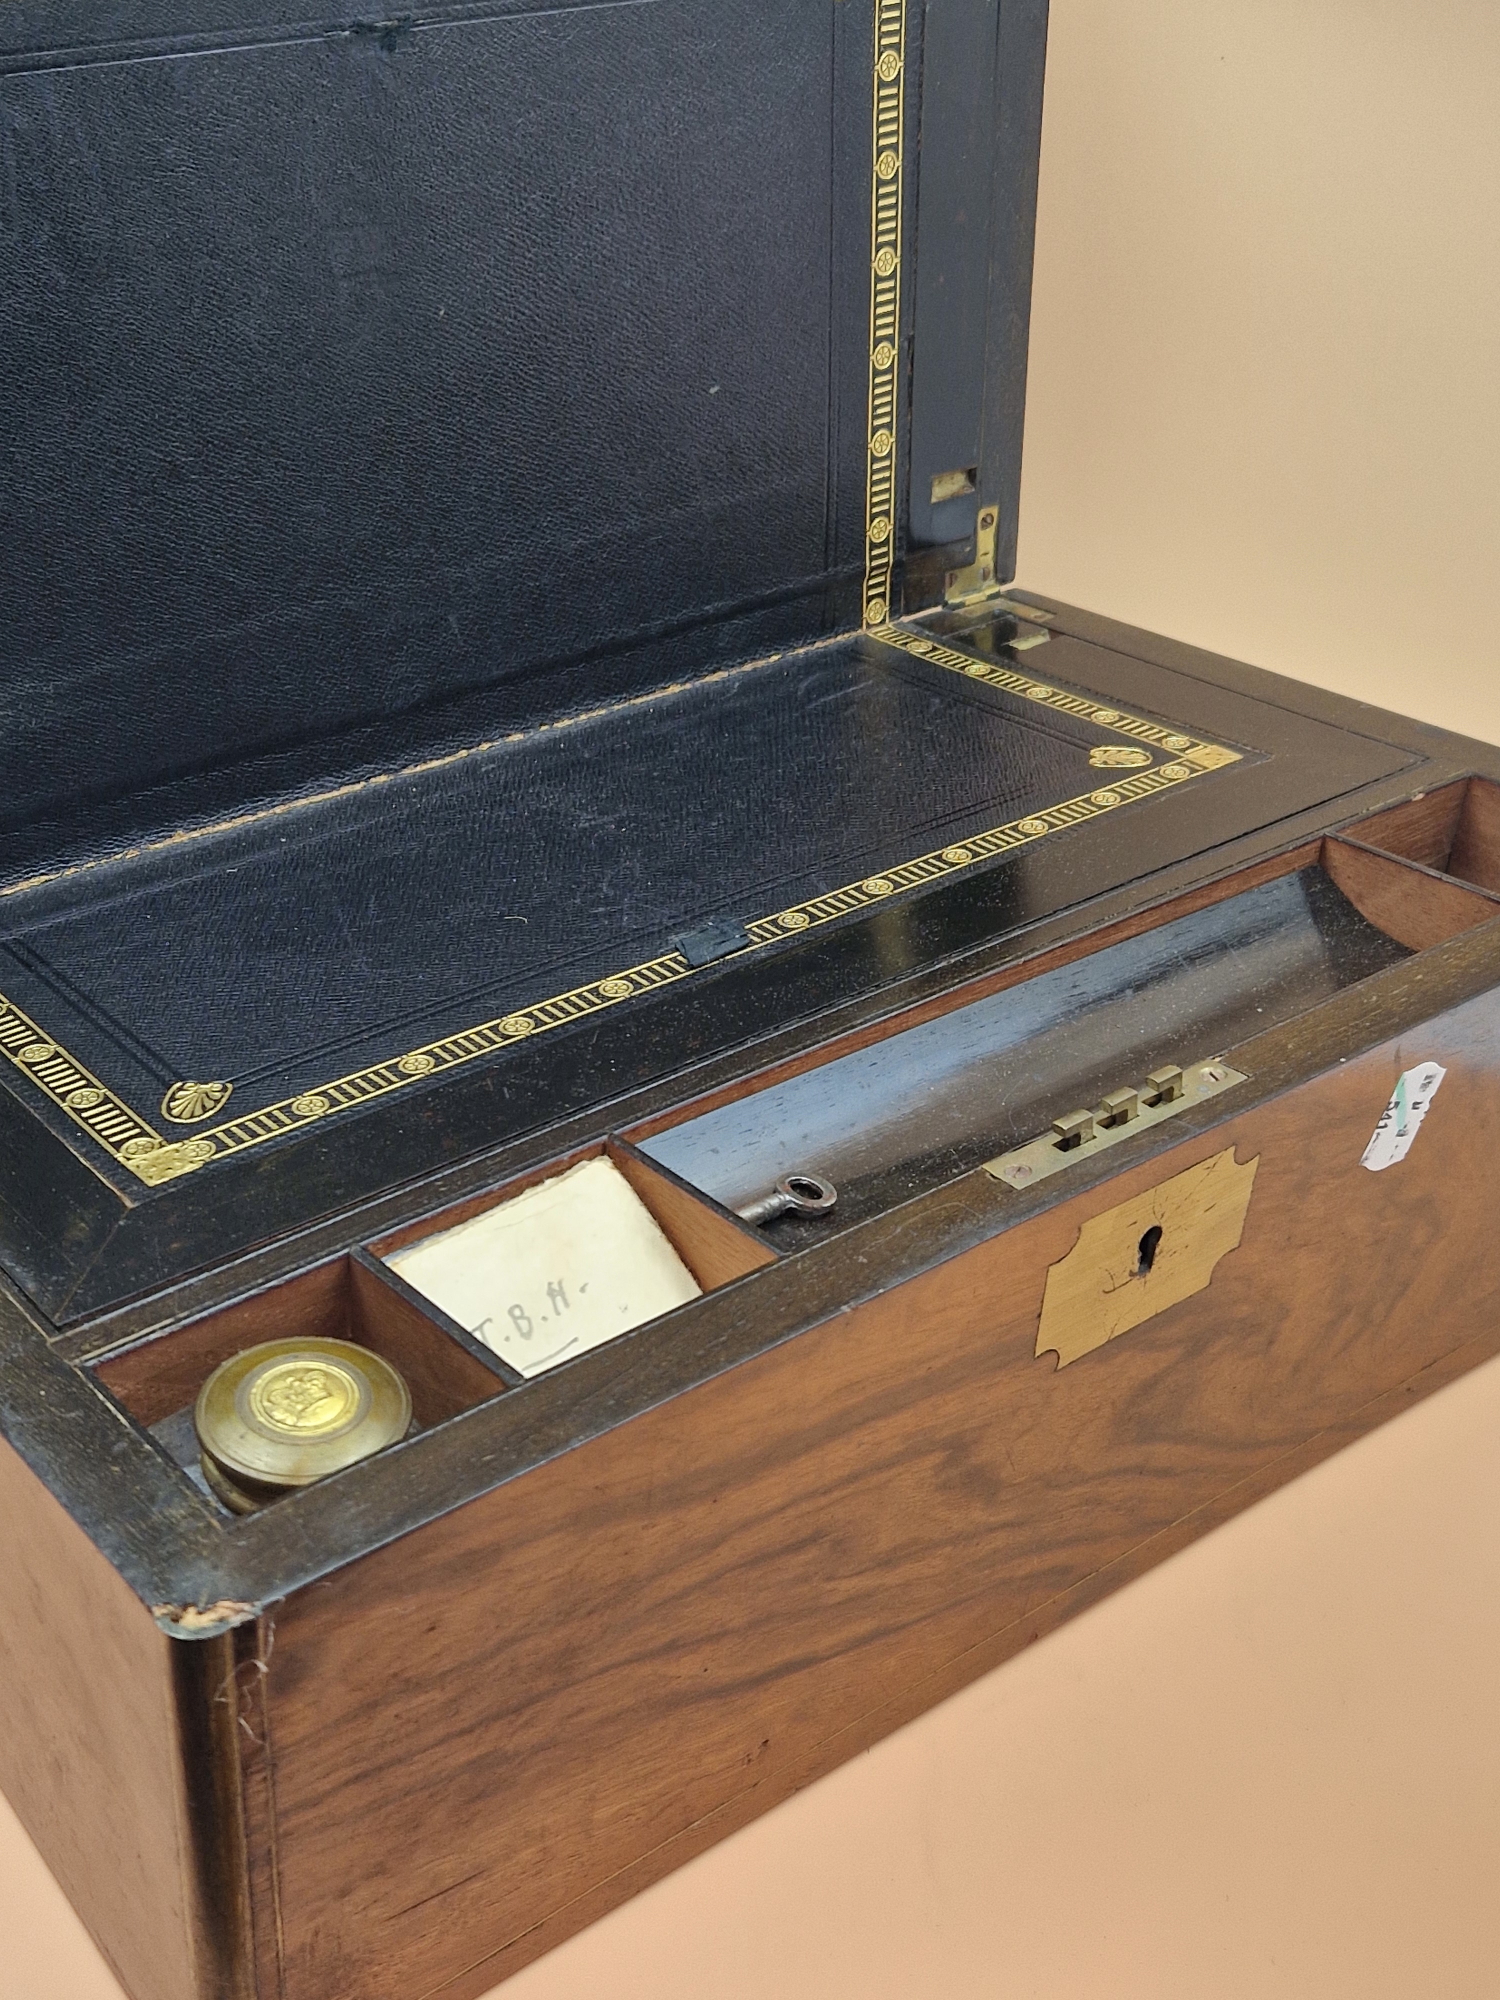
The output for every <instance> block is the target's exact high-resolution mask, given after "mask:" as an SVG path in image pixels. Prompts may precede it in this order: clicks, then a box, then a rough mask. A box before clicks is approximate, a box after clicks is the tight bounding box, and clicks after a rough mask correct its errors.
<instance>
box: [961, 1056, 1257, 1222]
mask: <svg viewBox="0 0 1500 2000" xmlns="http://www.w3.org/2000/svg"><path fill="white" fill-rule="evenodd" d="M1160 1074H1162V1072H1160V1071H1156V1072H1153V1075H1160ZM1174 1074H1175V1075H1176V1076H1177V1077H1178V1078H1179V1082H1178V1084H1177V1085H1175V1086H1174V1089H1173V1094H1172V1095H1170V1096H1161V1097H1159V1098H1158V1099H1157V1100H1156V1101H1155V1102H1153V1101H1151V1094H1150V1092H1149V1091H1148V1092H1147V1093H1146V1094H1145V1095H1142V1094H1141V1093H1140V1092H1137V1091H1115V1092H1112V1093H1111V1094H1110V1096H1108V1097H1106V1098H1105V1100H1104V1102H1103V1103H1102V1104H1101V1105H1099V1106H1098V1108H1097V1109H1096V1110H1095V1111H1093V1112H1087V1113H1077V1114H1074V1115H1075V1117H1081V1118H1082V1119H1083V1122H1084V1124H1085V1125H1086V1127H1087V1134H1086V1136H1083V1135H1081V1134H1080V1135H1075V1136H1074V1137H1072V1138H1065V1137H1063V1136H1061V1133H1060V1127H1061V1126H1062V1125H1063V1124H1064V1123H1066V1122H1067V1121H1066V1120H1063V1119H1059V1121H1058V1123H1057V1125H1055V1126H1054V1127H1053V1129H1052V1131H1050V1132H1043V1133H1042V1134H1041V1135H1040V1137H1038V1138H1035V1139H1028V1140H1027V1142H1026V1144H1025V1145H1024V1146H1015V1147H1013V1148H1012V1149H1011V1151H1010V1152H1008V1153H1001V1154H999V1155H998V1156H997V1157H996V1158H995V1159H993V1160H986V1161H985V1163H984V1171H985V1172H986V1173H987V1174H991V1175H993V1177H994V1178H995V1179H996V1180H997V1181H1004V1182H1005V1185H1006V1186H1007V1187H1012V1188H1015V1189H1016V1190H1017V1191H1018V1192H1019V1191H1020V1190H1021V1189H1023V1188H1030V1187H1034V1186H1035V1185H1036V1183H1037V1182H1038V1181H1042V1180H1045V1179H1046V1178H1047V1176H1048V1175H1049V1174H1056V1173H1061V1171H1062V1169H1063V1168H1064V1167H1070V1166H1072V1165H1073V1163H1074V1162H1075V1161H1077V1160H1087V1159H1092V1158H1093V1157H1094V1155H1095V1154H1096V1153H1102V1152H1106V1151H1107V1150H1108V1149H1109V1148H1110V1147H1111V1146H1118V1145H1119V1144H1120V1142H1121V1140H1123V1139H1131V1138H1134V1136H1135V1134H1136V1133H1137V1132H1145V1131H1147V1130H1149V1129H1150V1127H1151V1126H1153V1125H1160V1124H1161V1123H1162V1122H1163V1121H1164V1120H1165V1119H1168V1118H1175V1117H1176V1116H1177V1114H1178V1113H1179V1112H1181V1111H1186V1110H1188V1109H1189V1108H1190V1107H1191V1106H1192V1105H1194V1104H1201V1103H1202V1102H1203V1100H1204V1099H1205V1098H1206V1097H1217V1096H1218V1095H1219V1093H1220V1092H1221V1091H1225V1090H1232V1089H1233V1088H1234V1086H1235V1085H1236V1084H1239V1083H1243V1082H1244V1081H1245V1076H1244V1072H1243V1071H1242V1070H1237V1069H1231V1068H1230V1067H1229V1064H1228V1063H1224V1062H1200V1063H1189V1064H1188V1065H1187V1066H1186V1067H1185V1068H1184V1069H1182V1070H1181V1071H1176V1072H1174ZM1125 1097H1128V1098H1130V1099H1131V1101H1132V1105H1133V1107H1134V1108H1132V1109H1131V1110H1130V1111H1129V1112H1128V1115H1126V1116H1123V1117H1122V1116H1119V1115H1118V1113H1114V1112H1112V1111H1111V1109H1110V1107H1111V1105H1112V1103H1113V1102H1114V1100H1115V1099H1119V1098H1125Z"/></svg>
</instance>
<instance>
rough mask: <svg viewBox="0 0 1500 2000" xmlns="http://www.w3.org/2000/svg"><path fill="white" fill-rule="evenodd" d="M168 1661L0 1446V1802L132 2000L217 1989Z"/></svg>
mask: <svg viewBox="0 0 1500 2000" xmlns="http://www.w3.org/2000/svg"><path fill="white" fill-rule="evenodd" d="M210 1643H212V1642H210ZM172 1649H173V1641H172V1640H170V1639H168V1638H167V1637H166V1636H165V1635H164V1634H163V1633H162V1632H161V1631H159V1630H158V1628H157V1626H156V1625H155V1624H154V1622H153V1621H152V1618H151V1615H150V1613H149V1612H148V1611H147V1610H146V1608H145V1606H144V1605H143V1604H141V1602H140V1600H139V1599H138V1598H136V1597H135V1596H134V1595H133V1594H132V1592H131V1591H130V1590H129V1588H128V1587H127V1586H126V1585H125V1584H124V1583H123V1582H122V1581H121V1580H120V1578H119V1576H117V1575H116V1573H115V1571H114V1570H113V1569H112V1568H111V1567H110V1565H109V1564H108V1563H107V1562H106V1561H105V1559H104V1557H103V1556H102V1555H100V1554H99V1552H98V1550H97V1549H96V1548H95V1547H94V1546H93V1544H92V1543H91V1542H90V1541H89V1540H88V1539H87V1537H86V1536H85V1535H84V1534H83V1532H82V1530H81V1529H79V1528H77V1527H75V1526H74V1524H73V1522H72V1521H71V1520H70V1519H69V1518H68V1516H67V1515H66V1514H65V1513H64V1512H63V1510H62V1508H61V1507H60V1506H59V1505H58V1504H57V1502H56V1501H55V1500H54V1499H53V1497H52V1495H51V1494H50V1493H48V1492H47V1490H46V1488H45V1487H44V1486H42V1484H41V1483H40V1481H39V1480H37V1479H36V1478H35V1477H34V1476H33V1474H32V1473H31V1471H30V1470H29V1469H28V1468H27V1467H26V1466H25V1465H24V1464H23V1463H22V1462H21V1460H20V1459H19V1458H18V1457H17V1456H16V1454H15V1453H14V1452H13V1451H12V1450H11V1448H10V1447H9V1446H8V1445H6V1444H4V1443H0V1790H3V1791H4V1793H5V1795H6V1797H7V1798H8V1799H9V1800H10V1802H11V1804H12V1805H13V1806H14V1807H15V1809H16V1812H17V1814H18V1816H19V1817H20V1819H21V1821H22V1823H23V1824H24V1826H25V1827H26V1830H27V1832H28V1833H29V1834H30V1835H31V1837H32V1839H33V1840H34V1841H35V1842H36V1844H37V1847H38V1848H39V1849H40V1850H41V1853H42V1856H43V1858H44V1859H45V1861H46V1862H47V1865H48V1867H49V1868H50V1869H51V1870H52V1872H53V1874H54V1875H55V1876H56V1877H57V1880H58V1882H59V1883H60V1884H61V1886H62V1889H63V1891H64V1893H65V1894H66V1896H67V1898H68V1900H69V1901H70V1902H71V1903H72V1905H73V1907H74V1909H75V1910H76V1911H77V1912H78V1914H79V1916H80V1917H82V1919H83V1921H84V1923H85V1924H86V1925H87V1926H88V1928H89V1930H90V1932H91V1933H92V1935H93V1937H94V1940H95V1942H96V1943H97V1944H98V1945H99V1948H100V1950H101V1951H102V1952H103V1953H104V1955H105V1957H106V1958H107V1959H108V1960H109V1963H110V1965H111V1966H112V1967H113V1968H114V1971H115V1973H116V1975H117V1976H118V1978H119V1980H120V1982H121V1984H122V1985H123V1986H125V1987H126V1988H127V1990H128V1991H129V1992H130V1993H131V1994H132V1995H133V1996H134V2000H198V1996H200V1994H201V1995H206V1994H207V1993H208V1992H209V1991H211V1990H213V1989H211V1988H209V1987H208V1986H200V1983H199V1980H200V1973H202V1974H203V1975H204V1976H205V1977H206V1976H207V1968H206V1964H205V1962H204V1961H205V1960H206V1959H207V1958H208V1957H209V1956H210V1954H209V1953H208V1952H207V1951H205V1950H204V1949H203V1948H202V1947H203V1945H204V1943H205V1940H204V1939H203V1938H202V1936H201V1933H200V1924H201V1921H202V1920H201V1917H200V1915H199V1912H198V1908H197V1902H196V1897H195V1894H194V1891H193V1888H192V1885H191V1881H190V1878H189V1876H188V1874H187V1873H186V1869H187V1867H188V1865H189V1861H188V1854H187V1850H188V1848H189V1846H190V1835H191V1830H192V1829H191V1822H190V1814H189V1808H188V1803H187V1789H186V1783H185V1774H184V1769H183V1758H182V1754H181V1749H180V1738H179V1730H178V1720H177V1714H176V1707H175V1701H174V1695H173V1684H172V1665H171V1655H172ZM205 1657H206V1656H205ZM217 1993H219V1994H223V1995H225V2000H228V1996H229V1989H227V1988H224V1987H220V1988H218V1989H217ZM216 2000H217V1994H216Z"/></svg>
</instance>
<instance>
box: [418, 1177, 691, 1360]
mask: <svg viewBox="0 0 1500 2000" xmlns="http://www.w3.org/2000/svg"><path fill="white" fill-rule="evenodd" d="M386 1261H387V1262H388V1263H389V1265H390V1267H391V1269H392V1270H393V1271H399V1272H400V1274H401V1276H402V1277H403V1278H405V1280H406V1282H407V1283H408V1284H409V1285H411V1286H413V1287H414V1288H415V1289H416V1290H417V1291H419V1292H420V1293H421V1294H422V1296H423V1297H424V1298H428V1299H431V1300H432V1302H433V1304H434V1305H436V1306H440V1307H441V1308H442V1310H443V1311H444V1312H445V1313H447V1315H448V1316H449V1318H450V1319H456V1320H457V1321H458V1323H459V1325H460V1326H462V1327H466V1328H467V1329H468V1331H469V1332H470V1333H472V1334H473V1335H474V1337H475V1339H476V1340H481V1341H483V1342H484V1344H485V1346H486V1347H488V1348H490V1349H492V1350H493V1352H494V1353H496V1354H499V1355H502V1356H503V1357H504V1359H505V1360H507V1361H508V1362H509V1363H510V1365H511V1366H512V1368H515V1369H516V1370H518V1371H519V1373H521V1374H522V1375H527V1376H531V1375H540V1374H542V1373H543V1372H544V1371H545V1370H546V1369H548V1368H555V1367H556V1366H557V1365H558V1363H559V1362H561V1361H571V1360H572V1359H573V1357H574V1355H576V1354H586V1353H587V1352H588V1350H589V1349H590V1348H591V1347H599V1346H601V1345H602V1344H603V1343H604V1342H605V1341H606V1340H614V1339H616V1338H617V1337H618V1336H619V1335H620V1334H622V1333H629V1331H630V1329H631V1328H632V1327H635V1326H640V1325H642V1324H643V1323H644V1322H645V1321H646V1320H648V1319H655V1318H656V1317H657V1316H658V1315H659V1314H660V1313H664V1312H670V1311H671V1310H672V1308H673V1307H674V1306H680V1305H683V1304H685V1303H686V1302H687V1300H689V1299H696V1298H697V1297H698V1296H699V1294H700V1290H701V1288H700V1287H699V1285H698V1284H697V1283H696V1281H695V1280H694V1278H693V1275H692V1273H691V1272H690V1271H689V1270H688V1268H687V1266H686V1265H685V1264H684V1263H683V1261H682V1259H681V1258H680V1257H679V1256H678V1255H677V1252H676V1251H675V1250H674V1249H673V1248H672V1245H671V1243H670V1242H669V1241H668V1240H667V1238H666V1236H664V1235H663V1233H662V1231H661V1229H660V1228H659V1227H658V1226H657V1223H656V1220H655V1218H654V1217H653V1216H652V1214H651V1212H650V1210H649V1209H648V1208H647V1207H646V1205H645V1203H644V1202H642V1201H641V1199H640V1198H639V1196H638V1195H637V1194H636V1193H635V1190H634V1189H633V1188H632V1187H631V1186H630V1183H629V1182H628V1181H627V1180H626V1179H625V1177H624V1175H623V1174H622V1173H621V1172H620V1171H619V1169H618V1168H617V1167H615V1166H614V1165H613V1164H612V1163H611V1162H610V1161H609V1160H604V1159H595V1160H585V1161H583V1162H582V1164H581V1165H579V1166H576V1167H572V1168H570V1169H569V1170H568V1172H567V1173H565V1174H559V1175H558V1176H557V1178H556V1179H555V1180H550V1181H543V1182H542V1183H541V1185H540V1186H538V1187H534V1188H528V1189H527V1190H526V1192H525V1193H524V1194H518V1195H516V1196H515V1197H514V1198H513V1199H512V1200H510V1201H505V1202H501V1203H500V1204H499V1206H498V1207H496V1208H491V1209H487V1210H486V1211H485V1213H484V1214H483V1215H476V1216H474V1217H472V1218H471V1219H470V1220H469V1221H468V1222H461V1223H459V1225H458V1227H457V1228H456V1229H446V1230H444V1231H443V1233H442V1234H441V1235H440V1236H429V1237H427V1238H426V1240H425V1241H423V1242H421V1243H414V1244H412V1245H411V1247H410V1248H409V1249H406V1250H401V1251H398V1252H397V1253H396V1254H395V1255H394V1256H392V1257H389V1258H387V1260H386Z"/></svg>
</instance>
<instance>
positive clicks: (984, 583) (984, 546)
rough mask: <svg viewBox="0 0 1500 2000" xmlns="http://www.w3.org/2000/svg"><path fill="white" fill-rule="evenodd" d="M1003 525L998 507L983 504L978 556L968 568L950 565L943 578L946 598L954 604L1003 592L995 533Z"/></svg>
mask: <svg viewBox="0 0 1500 2000" xmlns="http://www.w3.org/2000/svg"><path fill="white" fill-rule="evenodd" d="M999 525H1000V509H999V508H998V507H981V508H980V510H979V525H978V527H977V528H976V529H975V531H974V560H973V562H971V563H970V564H969V566H968V567H967V569H950V570H949V571H948V574H947V575H946V576H945V577H944V578H943V602H944V603H945V604H952V605H964V604H982V603H983V602H984V601H985V600H986V599H987V598H990V597H998V596H999V595H1000V585H999V584H998V583H997V582H996V581H995V534H996V530H997V529H998V528H999Z"/></svg>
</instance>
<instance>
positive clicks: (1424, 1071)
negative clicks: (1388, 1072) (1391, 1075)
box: [1360, 1062, 1448, 1174]
mask: <svg viewBox="0 0 1500 2000" xmlns="http://www.w3.org/2000/svg"><path fill="white" fill-rule="evenodd" d="M1447 1074H1448V1072H1447V1070H1445V1069H1444V1068H1443V1065H1442V1064H1441V1063H1435V1062H1425V1063H1419V1064H1418V1065H1417V1067H1416V1068H1415V1069H1404V1070H1402V1072H1401V1074H1400V1076H1398V1077H1397V1079H1396V1088H1395V1090H1394V1091H1393V1092H1392V1093H1391V1101H1390V1103H1389V1104H1388V1105H1387V1106H1386V1107H1385V1111H1384V1113H1383V1115H1382V1117H1381V1120H1380V1123H1379V1124H1378V1125H1377V1126H1376V1127H1375V1133H1374V1136H1373V1138H1372V1139H1371V1140H1370V1143H1369V1145H1368V1146H1366V1147H1365V1150H1364V1153H1363V1154H1362V1155H1361V1158H1360V1165H1361V1166H1363V1167H1368V1168H1369V1169H1370V1172H1371V1173H1372V1174H1379V1173H1383V1172H1384V1171H1385V1169H1386V1168H1387V1167H1393V1166H1395V1164H1396V1162H1397V1161H1398V1160H1404V1159H1405V1158H1406V1156H1407V1154H1408V1153H1409V1152H1410V1151H1411V1143H1412V1140H1413V1139H1415V1138H1416V1136H1417V1133H1418V1131H1419V1130H1420V1129H1421V1125H1422V1120H1423V1119H1424V1118H1425V1117H1426V1116H1427V1109H1428V1106H1429V1105H1430V1104H1431V1103H1432V1100H1433V1098H1435V1097H1436V1096H1437V1094H1438V1085H1439V1084H1440V1083H1441V1082H1442V1080H1443V1078H1444V1077H1445V1076H1446V1075H1447Z"/></svg>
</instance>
